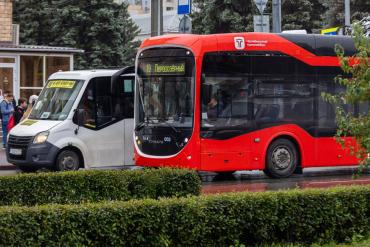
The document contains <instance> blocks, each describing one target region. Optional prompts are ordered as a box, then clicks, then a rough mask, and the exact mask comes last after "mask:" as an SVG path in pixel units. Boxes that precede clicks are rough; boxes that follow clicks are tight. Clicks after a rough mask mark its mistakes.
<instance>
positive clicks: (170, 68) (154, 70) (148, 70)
mask: <svg viewBox="0 0 370 247" xmlns="http://www.w3.org/2000/svg"><path fill="white" fill-rule="evenodd" d="M140 67H141V69H142V71H143V72H144V74H146V75H184V74H185V62H179V63H142V64H141V66H140Z"/></svg>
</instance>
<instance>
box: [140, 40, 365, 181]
mask: <svg viewBox="0 0 370 247" xmlns="http://www.w3.org/2000/svg"><path fill="white" fill-rule="evenodd" d="M335 44H340V45H342V46H343V47H344V49H345V54H346V55H353V54H354V52H355V47H354V42H353V40H352V39H351V38H350V37H344V36H335V37H334V36H324V35H298V34H271V33H230V34H213V35H170V36H161V37H155V38H149V39H147V40H145V41H144V42H143V43H142V45H141V47H140V50H139V52H138V55H137V59H136V80H137V83H136V93H135V94H136V96H135V132H134V138H135V164H136V165H139V166H154V167H159V166H171V167H184V168H191V169H196V170H202V171H215V172H234V171H236V170H263V171H264V172H265V173H266V174H267V175H269V176H271V177H288V176H290V175H291V174H292V173H294V172H297V173H300V172H301V171H302V169H303V168H306V167H323V166H347V165H357V164H358V161H357V159H356V158H355V157H354V156H351V155H350V152H349V150H343V149H342V147H341V146H340V145H339V144H338V143H336V141H335V139H334V138H333V136H334V134H335V132H336V122H335V108H334V107H333V106H332V105H331V104H329V103H327V102H325V101H323V100H322V98H321V96H320V95H321V93H322V92H330V93H336V92H340V91H342V90H344V88H343V87H342V86H340V85H339V84H337V83H335V82H334V78H335V77H336V76H337V75H338V74H341V73H342V71H341V69H340V67H339V63H338V59H337V57H336V55H335V53H334V46H335ZM346 107H347V110H348V111H353V112H354V113H355V114H358V113H359V112H361V111H367V109H368V104H366V105H361V106H359V105H356V106H346Z"/></svg>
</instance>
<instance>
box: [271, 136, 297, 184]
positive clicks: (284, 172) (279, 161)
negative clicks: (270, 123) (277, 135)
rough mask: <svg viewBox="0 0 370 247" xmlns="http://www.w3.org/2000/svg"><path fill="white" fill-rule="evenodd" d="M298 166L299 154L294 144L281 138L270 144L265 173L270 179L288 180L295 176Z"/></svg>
mask: <svg viewBox="0 0 370 247" xmlns="http://www.w3.org/2000/svg"><path fill="white" fill-rule="evenodd" d="M297 164H298V153H297V149H296V147H295V145H294V143H293V142H291V141H290V140H288V139H284V138H281V139H277V140H275V141H273V142H272V143H271V144H270V146H269V148H268V150H267V156H266V169H265V171H264V172H265V174H266V175H267V176H269V177H273V178H286V177H289V176H290V175H292V174H293V172H294V171H295V169H296V167H297Z"/></svg>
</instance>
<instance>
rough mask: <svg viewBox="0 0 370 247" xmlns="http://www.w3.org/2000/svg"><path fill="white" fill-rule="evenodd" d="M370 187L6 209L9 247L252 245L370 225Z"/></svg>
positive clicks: (1, 215) (2, 226) (333, 235)
mask: <svg viewBox="0 0 370 247" xmlns="http://www.w3.org/2000/svg"><path fill="white" fill-rule="evenodd" d="M369 218H370V187H369V186H367V187H365V186H362V187H350V188H335V189H328V190H303V191H297V190H294V191H285V192H266V193H233V194H222V195H212V196H199V197H190V198H170V199H160V200H153V199H144V200H131V201H128V202H110V203H108V202H104V203H97V204H80V205H69V206H67V205H64V206H62V205H44V206H36V207H16V206H14V207H9V206H8V207H0V242H1V244H2V245H5V246H12V245H13V246H34V245H36V246H59V245H66V246H69V245H74V246H230V245H232V244H234V243H235V242H236V241H237V242H238V243H241V244H245V245H246V246H249V245H254V244H262V243H267V244H268V243H273V242H279V243H281V242H294V243H305V244H309V243H313V242H315V243H317V242H318V243H320V242H321V243H322V242H329V241H339V242H341V241H345V240H347V239H351V238H352V237H353V236H354V235H359V234H362V233H366V232H368V231H369V226H370V224H369V220H370V219H369Z"/></svg>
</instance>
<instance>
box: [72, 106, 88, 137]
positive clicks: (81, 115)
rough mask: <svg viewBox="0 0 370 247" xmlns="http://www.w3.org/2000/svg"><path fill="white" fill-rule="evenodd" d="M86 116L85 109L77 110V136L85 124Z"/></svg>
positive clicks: (75, 115)
mask: <svg viewBox="0 0 370 247" xmlns="http://www.w3.org/2000/svg"><path fill="white" fill-rule="evenodd" d="M84 116H85V110H84V109H76V110H75V114H74V116H73V118H74V119H75V121H76V123H77V128H76V129H75V134H76V135H77V134H78V130H79V129H80V126H82V125H83V123H84Z"/></svg>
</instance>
